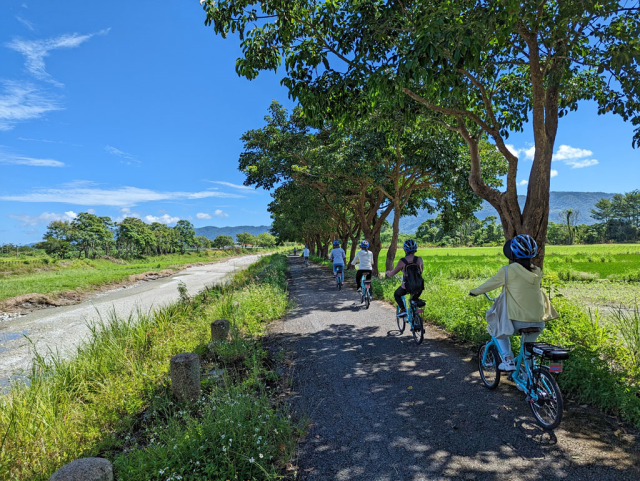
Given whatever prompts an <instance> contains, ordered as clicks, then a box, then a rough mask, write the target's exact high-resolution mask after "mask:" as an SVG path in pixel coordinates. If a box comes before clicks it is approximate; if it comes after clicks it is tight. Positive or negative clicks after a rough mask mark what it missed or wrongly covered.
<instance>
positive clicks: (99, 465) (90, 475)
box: [49, 458, 113, 481]
mask: <svg viewBox="0 0 640 481" xmlns="http://www.w3.org/2000/svg"><path fill="white" fill-rule="evenodd" d="M49 481H113V468H112V466H111V463H110V462H109V461H108V460H106V459H103V458H81V459H76V460H75V461H73V462H71V463H69V464H65V465H64V466H62V467H61V468H60V469H58V470H57V471H56V472H55V473H53V475H52V476H51V477H50V478H49Z"/></svg>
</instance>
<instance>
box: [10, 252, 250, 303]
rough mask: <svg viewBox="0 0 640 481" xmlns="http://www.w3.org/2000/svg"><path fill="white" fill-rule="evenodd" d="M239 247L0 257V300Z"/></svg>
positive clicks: (88, 284) (110, 280)
mask: <svg viewBox="0 0 640 481" xmlns="http://www.w3.org/2000/svg"><path fill="white" fill-rule="evenodd" d="M241 253H242V252H240V251H238V252H235V251H232V250H228V251H214V250H212V251H202V252H200V253H199V254H197V253H195V252H191V253H185V254H170V255H164V256H153V257H145V258H141V259H133V260H129V261H124V260H120V259H101V258H98V259H74V260H55V259H51V258H48V257H44V258H38V259H26V260H23V261H15V260H9V261H7V260H5V261H0V301H2V300H4V299H8V298H10V297H14V296H18V295H21V294H30V293H38V294H48V295H55V294H56V293H60V292H63V291H67V290H76V289H77V290H81V291H86V290H90V289H91V288H94V287H98V286H104V285H108V284H117V283H120V282H123V281H126V280H127V279H129V276H131V275H135V274H142V273H144V272H161V271H163V270H165V269H168V270H179V269H181V268H182V267H183V266H184V265H185V264H193V263H198V262H216V261H218V260H223V259H224V258H226V257H230V256H232V255H238V254H241Z"/></svg>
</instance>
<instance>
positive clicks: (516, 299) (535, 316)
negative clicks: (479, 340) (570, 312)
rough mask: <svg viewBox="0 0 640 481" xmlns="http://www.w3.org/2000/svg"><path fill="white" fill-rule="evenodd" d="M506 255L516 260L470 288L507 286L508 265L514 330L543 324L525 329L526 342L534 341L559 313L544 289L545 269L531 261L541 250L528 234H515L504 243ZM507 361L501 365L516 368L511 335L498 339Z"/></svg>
mask: <svg viewBox="0 0 640 481" xmlns="http://www.w3.org/2000/svg"><path fill="white" fill-rule="evenodd" d="M502 251H503V253H504V255H505V257H506V258H507V259H509V260H510V261H511V262H513V264H511V265H509V266H503V267H502V268H500V270H499V271H498V273H497V274H496V275H494V276H493V277H492V278H491V279H489V280H488V281H486V282H485V283H484V284H482V285H481V286H480V287H477V288H475V289H473V290H472V291H471V292H469V295H471V296H474V297H475V296H479V295H482V294H485V293H487V292H489V291H492V290H494V289H497V288H498V287H502V286H504V282H505V269H508V270H509V272H508V274H507V275H508V277H507V285H506V286H505V288H506V291H507V295H506V297H507V311H508V313H509V319H511V321H512V322H513V329H514V332H518V331H519V330H520V329H524V328H531V327H533V328H539V331H537V332H526V333H522V334H521V335H522V338H523V340H524V342H534V341H535V340H536V339H537V338H538V336H540V333H541V332H542V330H543V329H544V326H545V324H544V323H545V321H549V320H551V319H555V318H557V317H558V314H557V312H555V310H554V309H553V307H552V306H551V304H550V303H549V301H548V299H547V298H546V296H545V295H544V292H543V291H542V290H541V289H540V283H541V281H542V271H541V270H540V269H539V268H538V267H536V266H534V265H532V264H531V259H532V258H534V257H535V256H536V255H537V254H538V244H536V241H535V240H534V239H533V237H531V236H529V235H527V234H520V235H517V236H515V237H514V238H513V239H511V240H510V241H507V242H506V243H505V244H504V247H503V249H502ZM496 341H497V343H498V347H499V349H500V355H501V356H502V359H503V362H502V363H500V365H499V366H498V369H500V370H502V371H515V369H516V367H515V363H514V361H513V351H512V350H511V340H510V337H507V338H505V339H496Z"/></svg>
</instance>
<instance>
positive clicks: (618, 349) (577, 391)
mask: <svg viewBox="0 0 640 481" xmlns="http://www.w3.org/2000/svg"><path fill="white" fill-rule="evenodd" d="M313 260H314V261H315V262H317V263H321V264H323V265H327V266H329V262H328V261H326V260H323V259H320V258H313ZM496 270H497V269H496ZM354 275H355V274H354V271H353V270H348V271H346V277H352V276H354ZM481 282H482V280H477V279H471V280H469V279H465V280H455V279H451V278H450V277H449V276H448V275H447V273H443V274H442V275H433V274H430V273H429V272H427V273H426V275H425V291H424V292H423V294H422V296H421V297H422V299H424V300H425V301H426V302H427V304H426V306H425V308H424V317H425V319H426V320H428V321H429V322H432V323H434V324H437V325H438V326H441V327H443V328H444V329H446V330H447V331H448V332H450V333H451V334H452V335H453V336H455V337H456V338H458V339H461V340H464V341H468V342H471V343H473V344H474V345H479V344H481V343H482V342H484V341H485V340H487V339H489V335H488V334H487V330H486V319H485V311H486V310H487V308H488V307H489V303H488V302H487V301H486V300H484V298H476V299H472V298H470V297H469V296H468V293H469V290H470V289H471V288H473V287H477V286H478V285H480V283H481ZM398 285H399V281H398V280H396V279H373V282H372V291H373V295H374V297H375V298H377V299H384V300H386V301H388V302H391V303H394V302H395V301H394V299H393V292H394V291H395V290H396V288H397V287H398ZM553 303H554V306H555V307H556V309H557V310H558V312H559V313H560V319H558V320H555V321H551V322H549V323H547V328H546V329H545V331H544V332H543V334H542V336H541V337H540V341H543V342H549V343H553V344H558V345H562V346H565V347H569V348H572V349H573V352H572V354H571V358H570V359H569V360H568V361H565V369H564V372H563V373H562V374H561V375H560V376H558V382H559V384H560V386H561V388H562V389H563V392H564V393H565V394H566V395H570V396H572V397H573V398H574V399H576V400H578V401H580V402H584V403H589V404H593V405H595V406H597V407H599V408H600V409H602V410H603V411H605V412H607V413H611V414H615V415H617V416H620V417H621V418H622V419H624V420H625V421H627V422H629V423H631V424H633V425H635V426H636V427H640V312H639V310H638V308H637V307H636V309H635V310H634V311H633V312H626V311H619V312H618V314H617V316H616V317H615V318H614V319H610V320H608V322H603V319H602V318H601V317H600V315H599V313H598V311H586V310H585V309H584V308H583V307H581V306H580V305H578V304H577V303H575V302H572V301H569V300H567V299H554V301H553ZM512 342H513V344H514V346H513V347H514V351H515V352H518V350H519V344H517V343H518V342H519V338H518V337H514V338H512Z"/></svg>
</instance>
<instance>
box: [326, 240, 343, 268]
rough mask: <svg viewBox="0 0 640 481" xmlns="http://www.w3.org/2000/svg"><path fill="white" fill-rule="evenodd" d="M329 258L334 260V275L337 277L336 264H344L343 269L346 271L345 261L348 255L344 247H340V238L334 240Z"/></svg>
mask: <svg viewBox="0 0 640 481" xmlns="http://www.w3.org/2000/svg"><path fill="white" fill-rule="evenodd" d="M329 259H330V260H331V261H332V262H333V277H336V266H342V270H343V271H344V263H345V262H346V260H347V255H346V254H345V252H344V249H342V248H341V247H340V241H339V240H334V241H333V249H331V254H330V255H329Z"/></svg>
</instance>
